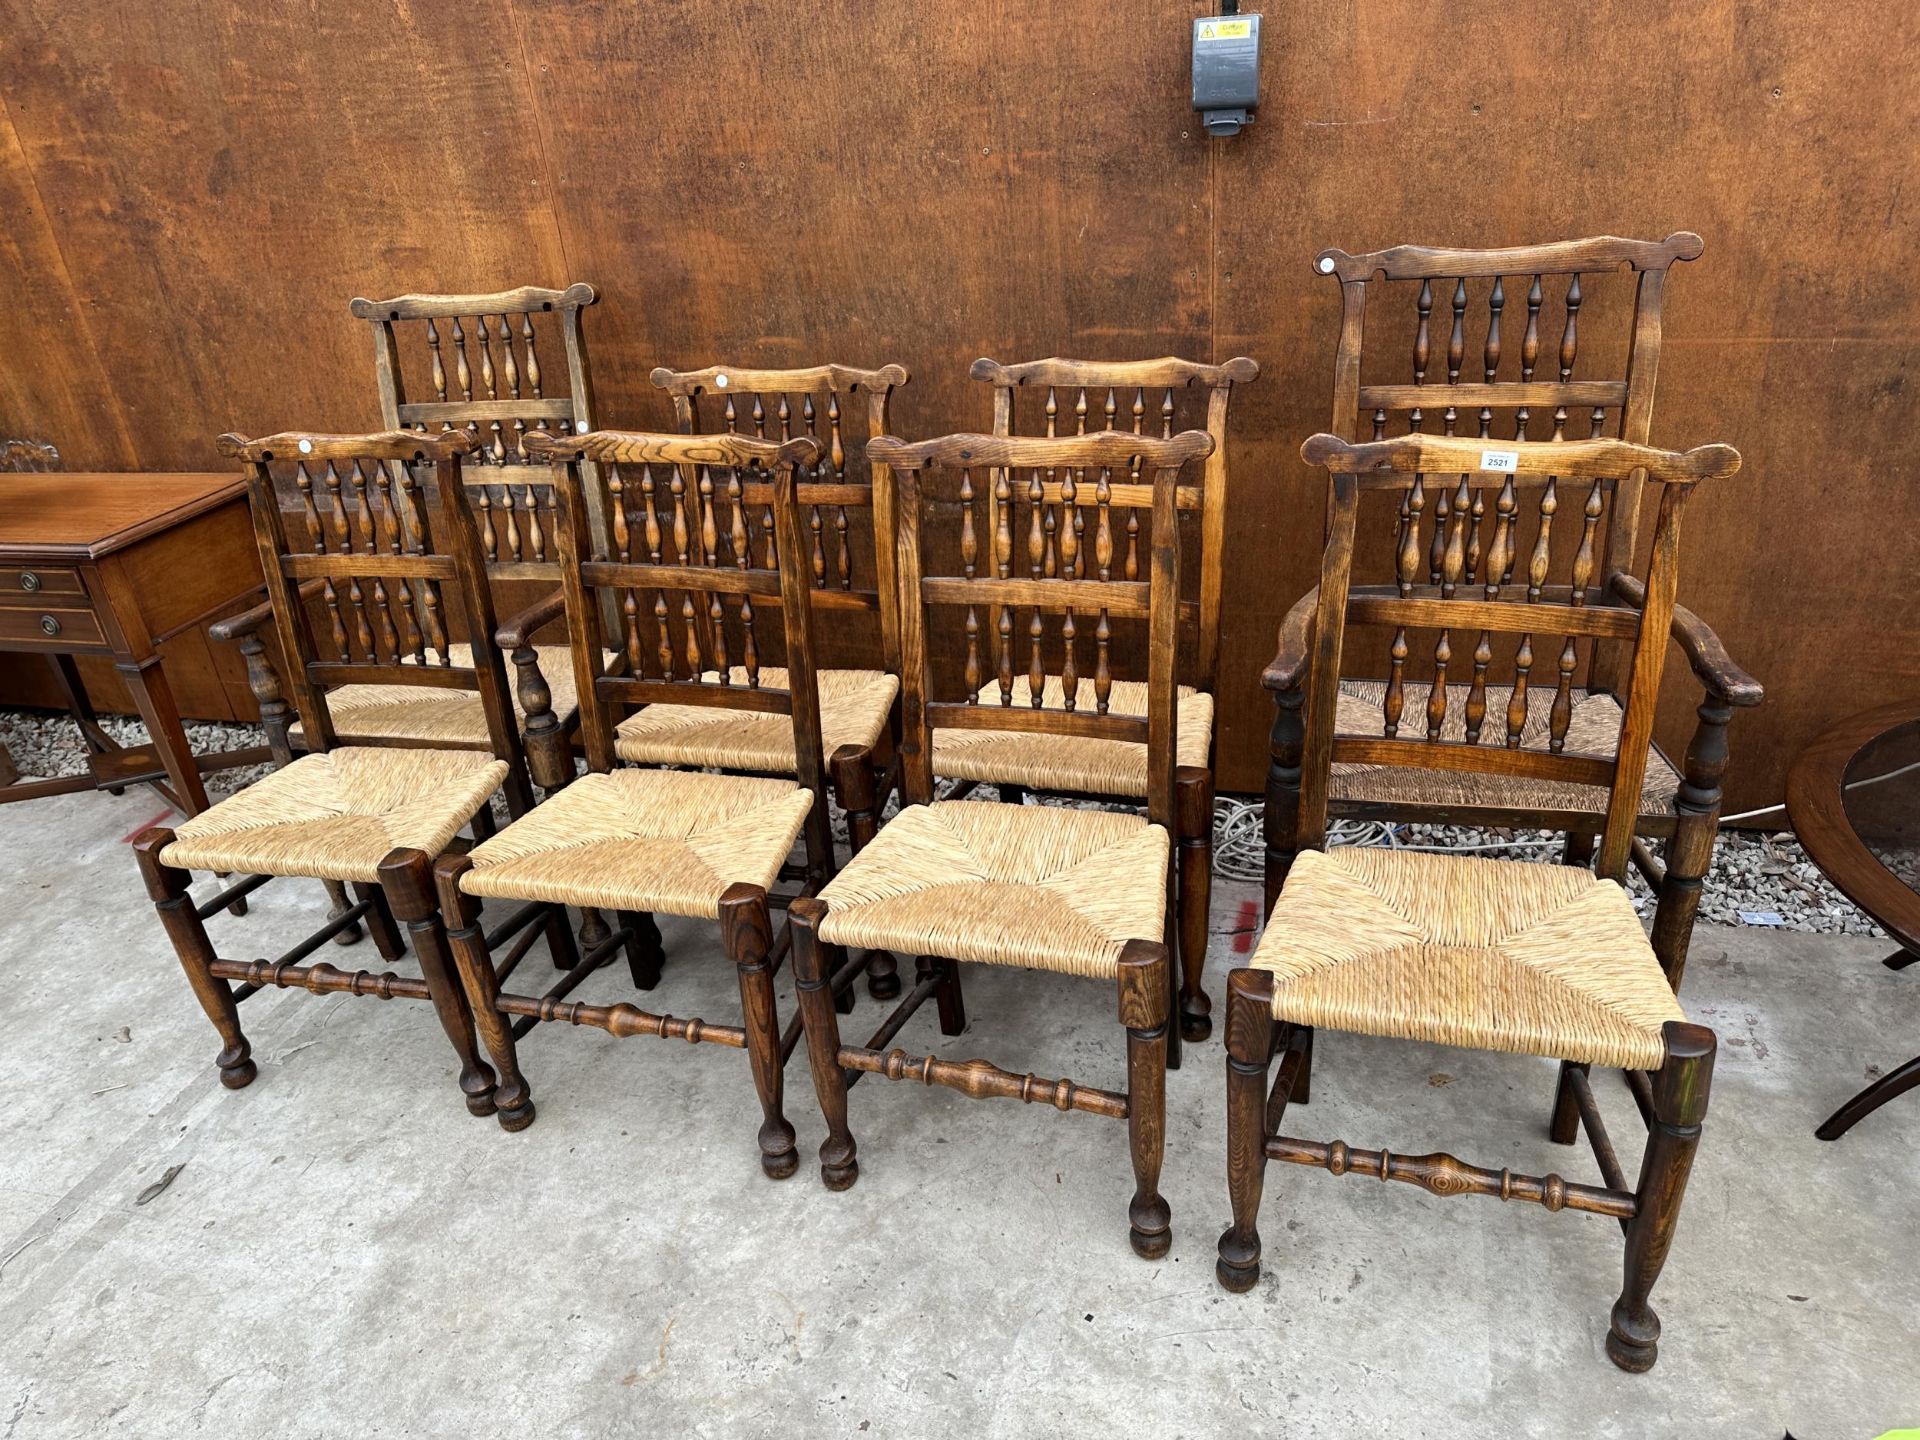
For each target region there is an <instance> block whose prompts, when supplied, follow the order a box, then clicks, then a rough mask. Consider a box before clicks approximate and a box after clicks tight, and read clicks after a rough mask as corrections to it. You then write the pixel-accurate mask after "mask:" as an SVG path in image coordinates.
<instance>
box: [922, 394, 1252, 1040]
mask: <svg viewBox="0 0 1920 1440" xmlns="http://www.w3.org/2000/svg"><path fill="white" fill-rule="evenodd" d="M1259 374H1260V367H1259V366H1258V365H1256V364H1255V363H1254V362H1253V361H1252V360H1249V359H1247V358H1246V357H1245V356H1241V357H1239V358H1237V359H1234V360H1229V361H1227V363H1226V364H1224V365H1203V364H1200V363H1198V362H1196V361H1192V360H1176V359H1174V358H1172V357H1170V356H1169V357H1167V358H1166V359H1161V360H1126V361H1089V360H1060V359H1051V360H1035V361H1030V362H1028V363H1026V364H1022V365H1002V364H1000V363H999V362H998V361H996V360H989V359H980V360H976V361H974V362H973V370H972V375H973V378H974V379H975V380H979V381H983V382H985V383H986V384H989V385H991V386H992V387H993V433H994V434H996V435H1012V434H1014V433H1016V431H1017V429H1018V426H1017V425H1016V410H1017V408H1018V407H1017V399H1018V395H1019V392H1020V391H1022V390H1026V391H1028V392H1029V393H1032V394H1034V395H1035V396H1036V398H1037V397H1038V395H1039V393H1040V392H1042V391H1044V392H1045V395H1046V398H1045V400H1044V401H1043V402H1041V403H1040V404H1039V405H1038V406H1037V407H1036V408H1037V409H1038V410H1039V412H1040V416H1041V417H1043V418H1042V420H1041V421H1039V422H1036V428H1037V429H1041V430H1043V433H1045V434H1047V435H1055V434H1059V433H1061V432H1062V431H1063V430H1064V429H1066V428H1067V425H1068V424H1069V423H1070V424H1071V426H1072V430H1073V433H1074V434H1078V435H1084V434H1085V433H1086V431H1087V426H1088V424H1089V423H1090V421H1089V416H1090V415H1092V414H1093V412H1095V411H1097V412H1098V416H1097V420H1098V423H1099V425H1100V426H1101V428H1103V429H1106V430H1121V429H1125V430H1130V431H1131V432H1132V433H1133V434H1135V435H1144V434H1148V433H1152V431H1157V432H1158V434H1159V435H1160V436H1161V437H1162V438H1163V439H1164V438H1167V437H1170V436H1171V435H1172V434H1173V433H1174V426H1175V420H1176V416H1179V415H1181V414H1182V413H1183V412H1187V411H1191V410H1192V409H1194V408H1196V402H1200V401H1201V400H1202V397H1204V411H1205V414H1204V423H1205V428H1206V431H1207V433H1208V434H1209V435H1211V436H1212V437H1213V452H1212V453H1211V454H1210V455H1209V456H1208V457H1207V463H1206V473H1205V477H1204V481H1203V483H1202V484H1201V486H1200V487H1199V489H1198V491H1197V492H1196V491H1194V490H1193V489H1191V488H1186V489H1183V490H1181V491H1180V492H1179V497H1178V504H1179V506H1180V508H1181V509H1182V510H1183V511H1186V510H1192V511H1196V512H1197V513H1198V516H1199V530H1200V537H1199V545H1198V552H1199V554H1198V559H1199V564H1198V566H1197V567H1195V582H1194V589H1195V590H1196V592H1197V599H1195V600H1187V599H1185V598H1183V599H1182V601H1181V606H1180V616H1181V621H1182V624H1183V627H1184V626H1185V625H1187V624H1191V625H1192V626H1193V628H1194V633H1195V643H1194V646H1193V651H1192V654H1193V660H1192V663H1191V665H1190V667H1189V669H1188V671H1187V675H1188V678H1190V679H1191V680H1192V681H1193V682H1194V683H1193V684H1192V685H1182V686H1181V687H1180V690H1179V698H1178V700H1177V702H1176V703H1177V705H1178V708H1179V711H1180V725H1179V729H1180V755H1179V757H1178V768H1177V769H1176V771H1175V772H1174V818H1175V822H1176V827H1175V831H1174V843H1175V846H1176V848H1177V851H1178V854H1179V866H1178V874H1179V895H1178V900H1177V910H1178V914H1179V923H1178V941H1179V947H1180V948H1179V960H1180V974H1181V984H1180V1001H1179V1016H1180V1028H1179V1033H1178V1035H1176V1036H1175V1038H1174V1040H1173V1042H1172V1052H1171V1053H1172V1063H1173V1064H1174V1065H1175V1066H1178V1065H1179V1063H1180V1041H1181V1039H1182V1038H1184V1039H1187V1040H1204V1039H1206V1038H1207V1036H1208V1035H1209V1034H1211V1033H1212V1030H1213V1021H1212V1019H1211V1012H1212V1008H1213V1005H1212V1002H1211V1001H1210V1000H1209V999H1208V998H1207V993H1206V989H1205V987H1204V985H1203V982H1202V976H1203V973H1204V971H1205V968H1206V961H1207V911H1208V907H1209V905H1210V903H1211V900H1212V892H1213V691H1214V687H1215V685H1216V684H1217V682H1218V679H1219V657H1220V596H1221V588H1222V578H1223V566H1222V553H1223V551H1224V549H1225V545H1226V531H1227V409H1228V405H1229V404H1230V402H1231V401H1232V398H1233V387H1234V386H1236V385H1246V384H1249V383H1250V382H1252V381H1253V380H1254V379H1255V378H1257V377H1258V375H1259ZM1156 391H1157V392H1158V393H1157V394H1155V393H1153V392H1156ZM1102 392H1104V393H1102ZM1063 410H1064V411H1070V412H1071V414H1072V417H1073V418H1072V420H1071V422H1068V421H1067V420H1066V418H1065V415H1064V414H1063V413H1062V412H1063ZM1123 411H1124V412H1125V413H1124V414H1123V413H1122V412H1123ZM1194 418H1199V417H1194ZM1149 426H1151V427H1152V431H1150V430H1149ZM1195 428H1198V427H1197V426H1196V427H1195ZM996 483H997V481H996ZM1075 483H1076V482H1075V477H1074V476H1073V475H1072V474H1071V473H1068V474H1066V475H1063V476H1059V477H1056V476H1054V475H1052V474H1044V475H1043V474H1041V473H1039V472H1035V473H1034V474H1032V475H1031V476H1029V477H1027V480H1026V485H1027V488H1028V490H1029V492H1030V498H1031V493H1032V492H1033V491H1034V488H1035V487H1039V493H1040V494H1041V495H1042V496H1043V497H1044V501H1045V503H1041V504H1034V505H1033V506H1032V514H1031V522H1030V526H1029V531H1028V533H1027V534H1026V535H1024V536H1022V537H1020V541H1021V548H1022V550H1023V551H1024V557H1023V558H1024V560H1025V567H1026V569H1027V570H1028V572H1029V573H1030V574H1031V575H1033V576H1034V577H1036V578H1038V577H1041V576H1056V575H1064V576H1066V577H1068V578H1073V577H1077V576H1081V575H1084V574H1086V573H1087V572H1088V569H1089V567H1090V566H1091V565H1093V564H1096V563H1099V561H1098V557H1090V556H1089V554H1088V551H1087V548H1086V544H1085V529H1086V519H1087V516H1086V511H1087V509H1088V506H1087V505H1086V503H1085V501H1086V498H1087V496H1086V494H1085V492H1083V491H1080V490H1078V489H1076V488H1075ZM1125 483H1127V484H1129V485H1133V486H1136V487H1137V486H1138V485H1139V484H1140V483H1141V482H1140V464H1139V461H1138V460H1137V459H1136V460H1135V461H1134V462H1133V463H1132V464H1131V465H1130V466H1129V467H1128V471H1127V475H1126V480H1125ZM1125 529H1126V538H1125V541H1124V554H1123V556H1122V558H1121V560H1120V564H1119V572H1120V574H1121V575H1123V576H1124V577H1125V578H1127V579H1129V580H1131V579H1134V578H1135V577H1137V576H1138V575H1139V573H1140V536H1139V512H1138V510H1129V511H1128V513H1127V522H1126V527H1125ZM1114 543H1115V545H1116V547H1120V546H1121V545H1122V542H1121V541H1120V540H1119V539H1118V537H1116V539H1115V542H1114ZM1003 613H1004V612H1003ZM1068 626H1069V628H1068V631H1067V635H1068V638H1067V643H1066V646H1065V651H1064V655H1063V657H1062V658H1063V662H1064V665H1063V671H1062V673H1060V674H1048V675H1044V676H1042V675H1039V674H1038V673H1037V672H1036V674H1035V675H1033V676H1026V675H1022V676H1018V677H1016V678H1015V680H1014V693H1013V704H1015V705H1016V706H1022V705H1024V706H1029V707H1031V706H1035V705H1040V706H1046V707H1049V708H1054V709H1059V708H1062V707H1063V705H1064V702H1065V697H1066V690H1067V681H1068V679H1069V677H1073V676H1074V673H1075V663H1076V661H1075V655H1074V643H1073V628H1072V617H1071V615H1069V617H1068ZM1091 684H1092V680H1091V677H1088V676H1085V675H1081V676H1078V684H1077V687H1076V694H1075V703H1076V704H1077V705H1085V704H1088V703H1089V702H1090V701H1091V699H1092V692H1091V689H1090V686H1091ZM1114 684H1115V686H1116V688H1117V689H1118V691H1119V692H1120V701H1119V703H1120V704H1121V706H1122V708H1123V709H1125V708H1128V707H1132V708H1135V709H1138V708H1139V707H1140V706H1141V705H1143V704H1144V703H1145V697H1144V695H1143V694H1142V693H1141V690H1142V687H1141V686H1140V684H1139V682H1138V681H1129V680H1120V681H1115V682H1114ZM986 688H987V690H991V689H993V688H994V687H993V686H992V684H991V683H990V684H989V685H988V686H987V687H986ZM1036 692H1037V693H1038V695H1039V697H1040V698H1039V699H1038V700H1036V699H1035V698H1034V696H1035V694H1036ZM980 698H981V699H982V700H983V701H997V699H998V697H997V696H991V695H989V694H987V693H986V690H983V691H982V693H981V697H980ZM933 771H934V774H935V775H936V776H941V777H954V778H958V779H960V780H962V781H964V782H966V783H967V785H968V786H969V787H970V786H971V785H972V784H973V783H977V782H981V781H985V782H987V783H989V784H993V785H995V786H997V788H998V789H999V791H1000V796H1001V798H1002V799H1003V800H1008V801H1013V802H1016V803H1017V802H1019V801H1020V800H1021V799H1022V798H1023V797H1024V793H1025V791H1026V790H1027V789H1028V788H1029V787H1031V788H1033V789H1037V790H1042V791H1047V792H1050V793H1054V794H1066V795H1072V796H1083V797H1094V798H1099V799H1114V798H1121V799H1133V800H1143V799H1145V797H1146V794H1147V755H1146V751H1145V749H1144V748H1143V747H1142V746H1140V745H1137V744H1129V743H1126V742H1122V741H1116V740H1101V739H1090V738H1087V737H1066V736H1058V735H1040V734H1036V733H1034V732H1032V731H1023V730H949V731H946V732H945V733H943V734H942V735H941V736H940V737H939V739H938V743H937V744H936V745H935V747H934V753H933Z"/></svg>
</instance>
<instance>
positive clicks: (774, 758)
mask: <svg viewBox="0 0 1920 1440" xmlns="http://www.w3.org/2000/svg"><path fill="white" fill-rule="evenodd" d="M652 378H653V383H654V384H655V385H656V386H658V387H659V388H660V389H661V390H663V391H665V392H666V394H667V396H668V398H669V399H670V400H671V402H672V404H673V418H674V425H675V428H676V429H678V430H679V431H680V433H681V434H683V435H698V434H703V433H708V432H712V433H726V434H730V435H751V436H753V437H754V438H756V439H761V440H789V439H792V438H793V437H794V436H797V435H809V436H812V437H813V438H814V439H816V440H818V441H819V442H820V444H821V446H822V450H821V455H820V460H819V462H818V464H817V465H816V466H815V467H814V468H813V469H812V471H811V472H810V473H807V474H803V475H801V476H800V479H799V485H800V492H799V494H800V505H801V514H802V520H803V525H802V540H803V542H804V547H805V548H804V554H805V557H806V567H805V574H806V575H807V577H808V580H807V583H808V585H809V587H810V593H811V595H812V603H813V607H814V609H815V610H817V611H820V612H822V613H825V614H827V615H829V616H831V617H833V618H836V619H838V618H851V617H852V616H854V615H867V616H872V617H874V619H873V620H872V621H870V622H862V623H858V624H856V625H854V626H852V627H835V632H834V633H832V634H831V636H830V637H828V638H830V639H831V641H832V643H833V649H834V653H835V656H836V658H839V660H840V663H838V664H834V663H829V661H828V660H827V659H826V658H825V657H822V662H821V665H820V668H819V670H818V681H819V686H820V725H821V737H822V738H821V743H822V744H823V745H824V746H825V747H826V756H827V774H828V777H829V779H830V781H831V783H832V786H833V798H834V801H835V803H836V804H838V805H839V806H840V808H841V810H842V811H843V812H844V813H845V815H846V819H847V840H848V845H849V848H850V849H851V850H852V851H853V853H854V854H856V855H857V854H859V852H860V851H861V849H862V848H864V847H865V845H866V843H867V842H868V841H869V840H871V839H872V838H873V834H874V831H875V830H876V829H877V828H878V826H879V823H880V815H881V812H882V811H883V810H884V809H885V808H886V804H887V800H888V798H889V797H890V796H891V795H892V793H893V791H894V789H895V788H896V786H897V785H898V781H899V768H898V763H897V759H896V745H895V742H896V739H897V737H898V735H899V730H900V709H899V696H900V684H899V681H898V680H897V679H896V678H895V677H896V676H897V674H898V672H899V669H900V642H899V623H898V621H897V619H896V618H895V613H894V611H895V601H894V584H893V555H892V552H891V550H890V549H889V548H888V547H886V546H880V545H876V543H875V537H876V536H879V535H884V534H891V533H892V531H891V522H890V521H889V519H888V517H887V516H886V515H884V514H883V513H882V512H881V509H880V504H881V500H880V496H879V495H878V494H877V493H876V491H875V488H874V484H873V465H872V462H871V460H870V459H869V457H868V455H867V441H868V440H869V439H871V438H872V437H873V436H875V435H884V434H886V433H887V429H888V423H889V418H888V417H889V407H890V405H891V403H892V398H893V392H894V391H896V390H898V389H899V388H900V387H901V386H902V385H905V384H906V383H907V372H906V370H905V369H904V368H902V367H901V366H899V365H883V366H881V367H880V368H879V369H877V370H864V369H860V368H857V367H855V366H851V365H816V366H811V367H808V368H805V369H790V370H764V369H751V368H745V369H743V368H741V367H739V366H731V365H710V366H708V367H706V368H705V369H702V370H670V369H668V368H666V367H665V366H661V367H660V368H658V369H656V370H655V371H654V372H653V377H652ZM758 520H759V522H760V523H759V533H760V536H761V539H760V546H761V551H762V558H763V562H764V563H766V564H768V565H773V564H775V563H776V562H777V559H778V556H777V555H776V554H775V553H774V546H773V526H772V523H771V521H772V517H771V515H769V514H764V513H763V514H762V515H760V516H759V517H758ZM843 628H844V629H846V631H847V633H840V632H842V630H843ZM848 655H857V656H875V657H878V659H879V661H880V668H878V669H874V668H872V666H871V665H870V664H869V665H866V666H853V667H849V666H848V665H847V663H846V660H845V658H844V657H846V656H848ZM772 683H775V684H779V683H784V682H782V681H780V680H779V679H778V678H777V677H776V678H775V679H774V680H773V682H772ZM614 748H615V750H616V751H617V752H618V753H619V755H620V757H621V758H622V759H624V760H629V761H633V762H636V763H640V764H651V765H674V764H678V765H701V766H714V767H717V768H721V769H732V770H741V771H745V772H747V773H751V774H764V775H792V774H794V773H795V770H794V757H793V736H792V731H791V729H790V728H789V727H788V726H786V725H785V724H783V723H781V721H780V720H779V717H777V716H765V715H763V716H743V715H739V714H728V713H726V712H720V713H716V712H714V711H712V710H704V709H701V708H700V707H697V706H687V705H651V706H648V707H647V708H646V709H644V710H641V711H638V712H637V713H635V714H633V715H631V716H629V717H628V718H627V719H626V720H625V721H623V722H622V724H621V725H620V728H619V730H618V732H617V733H616V734H615V736H614ZM866 976H867V988H868V991H869V992H870V993H871V994H872V995H873V997H874V998H875V999H876V1000H888V999H892V998H893V997H895V996H897V995H898V994H899V993H900V978H899V971H898V966H897V964H896V962H895V961H894V958H893V957H892V956H890V955H875V956H872V957H871V958H870V961H869V964H868V965H867V968H866Z"/></svg>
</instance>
